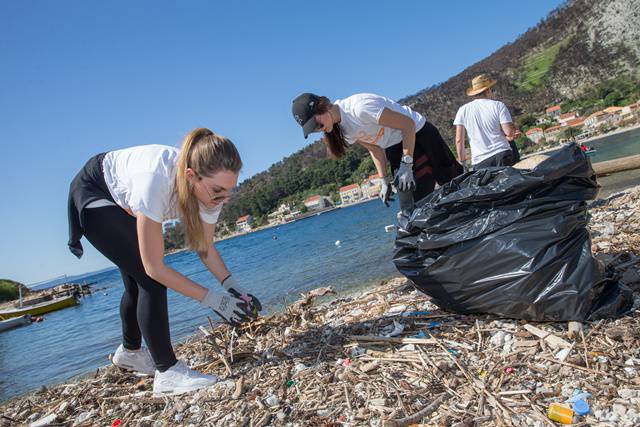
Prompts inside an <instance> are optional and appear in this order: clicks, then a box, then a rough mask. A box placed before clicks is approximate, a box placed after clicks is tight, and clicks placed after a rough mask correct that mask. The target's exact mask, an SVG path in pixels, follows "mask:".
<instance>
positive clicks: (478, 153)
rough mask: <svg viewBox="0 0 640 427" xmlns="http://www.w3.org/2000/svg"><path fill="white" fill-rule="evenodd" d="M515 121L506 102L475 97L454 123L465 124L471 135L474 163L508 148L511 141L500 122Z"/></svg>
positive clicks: (463, 108)
mask: <svg viewBox="0 0 640 427" xmlns="http://www.w3.org/2000/svg"><path fill="white" fill-rule="evenodd" d="M504 123H513V120H512V119H511V114H509V109H508V108H507V106H506V105H504V103H502V102H500V101H495V100H493V99H475V100H473V101H471V102H469V103H468V104H465V105H463V106H462V107H460V109H459V110H458V113H457V114H456V118H455V120H454V121H453V124H454V125H463V126H464V128H465V130H466V131H467V134H468V135H469V145H470V146H471V163H473V164H474V165H476V164H478V163H480V162H481V161H483V160H485V159H488V158H489V157H491V156H493V155H495V154H497V153H499V152H501V151H506V150H511V147H510V146H509V141H507V137H506V136H505V135H504V132H503V131H502V128H501V127H500V124H504Z"/></svg>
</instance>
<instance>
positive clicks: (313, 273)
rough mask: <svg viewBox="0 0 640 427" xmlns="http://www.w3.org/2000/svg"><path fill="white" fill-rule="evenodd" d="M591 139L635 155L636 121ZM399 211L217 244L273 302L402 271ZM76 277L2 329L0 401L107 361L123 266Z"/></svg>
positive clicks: (339, 213) (184, 310) (197, 271)
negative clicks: (76, 301) (62, 298)
mask: <svg viewBox="0 0 640 427" xmlns="http://www.w3.org/2000/svg"><path fill="white" fill-rule="evenodd" d="M588 145H590V146H593V147H594V148H596V149H597V153H596V154H595V156H593V157H592V161H594V162H599V161H604V160H610V159H613V158H617V157H624V156H628V155H633V154H638V153H640V129H636V130H634V131H630V132H627V133H624V134H619V135H613V136H610V137H607V138H604V139H602V140H600V141H594V142H590V143H588ZM601 184H603V187H604V188H603V191H602V192H601V196H602V195H603V194H607V193H610V192H612V191H618V190H620V189H622V188H624V187H627V186H629V185H638V184H640V173H639V172H638V171H632V172H628V173H621V174H616V175H612V176H609V177H606V178H603V179H602V180H601ZM396 210H397V205H396V206H393V207H392V208H389V209H386V208H384V207H383V206H382V205H381V203H380V202H379V201H377V200H374V201H371V202H368V203H364V204H361V205H356V206H352V207H348V208H344V209H337V210H334V211H331V212H327V213H324V214H322V215H318V216H313V217H310V218H307V219H304V220H301V221H298V222H295V223H292V224H287V225H283V226H280V227H278V228H271V229H267V230H263V231H260V232H257V233H251V234H248V235H244V236H241V237H237V238H235V239H230V240H226V241H222V242H220V243H218V244H217V245H216V246H217V248H218V250H219V251H220V253H221V254H222V256H223V258H224V260H225V262H226V263H227V265H228V267H229V268H230V270H231V271H232V272H233V273H234V275H235V276H236V277H237V278H238V279H239V281H240V283H242V284H244V285H245V287H246V288H247V289H251V291H252V292H253V293H254V294H255V295H256V296H258V297H259V298H260V300H261V301H262V302H263V303H265V306H266V308H267V310H276V309H278V308H279V307H281V305H282V303H283V301H284V300H287V301H293V300H295V299H297V298H298V296H299V294H300V292H305V291H308V290H310V289H313V288H316V287H319V286H333V288H334V289H336V290H337V291H345V290H348V289H350V288H354V287H358V286H363V285H364V286H366V285H368V284H373V283H375V282H377V281H379V280H382V279H385V278H388V277H390V276H392V275H395V274H397V273H396V270H395V267H394V266H393V264H392V262H391V256H392V254H393V239H394V237H395V233H385V231H384V226H385V225H388V224H393V223H394V222H395V212H396ZM274 237H276V238H277V239H274ZM338 240H340V244H339V245H336V241H338ZM61 244H64V242H61ZM167 259H168V263H169V264H170V265H171V266H173V267H174V268H176V269H177V270H178V271H180V272H181V273H183V274H185V275H187V276H189V277H190V278H191V279H193V280H195V281H196V282H198V283H201V284H202V285H205V286H209V287H212V288H216V287H218V286H219V285H218V283H217V281H216V280H215V279H213V278H212V276H211V275H210V274H209V273H208V272H207V271H206V270H205V269H204V267H203V265H202V264H201V263H200V261H199V259H198V258H197V256H196V255H195V254H193V253H191V252H182V253H178V254H174V255H170V256H169V257H167ZM74 279H75V280H76V281H80V282H82V281H87V282H95V288H98V289H100V290H99V291H98V292H96V293H95V294H94V295H92V296H90V297H87V298H84V299H83V300H82V302H81V304H80V305H79V306H77V307H73V308H68V309H65V310H61V311H58V312H54V313H50V314H48V315H46V316H45V317H46V320H45V321H44V322H42V323H36V324H32V325H30V326H27V327H23V328H18V329H13V330H10V331H6V332H3V333H0V402H1V401H4V400H6V399H8V398H10V397H12V396H16V395H19V394H23V393H25V392H28V391H31V390H35V389H37V388H39V387H40V386H41V385H43V384H56V383H61V382H64V381H67V380H68V379H70V378H72V377H74V376H77V375H81V374H85V373H87V372H90V371H92V370H95V369H96V368H98V367H100V366H104V365H105V364H107V363H108V360H107V355H108V354H109V353H111V352H113V351H114V350H115V349H116V347H117V346H118V344H119V343H120V316H119V314H118V307H119V302H120V296H121V294H122V284H121V280H120V274H119V272H118V270H116V269H111V270H106V271H102V272H99V273H90V274H87V275H85V276H81V277H79V278H74ZM220 289H222V288H220ZM169 312H170V319H171V333H172V339H173V342H174V343H176V342H179V341H181V340H183V339H185V338H186V337H187V336H189V335H191V334H193V333H195V332H196V329H197V326H198V325H202V324H206V323H207V319H206V316H208V315H212V312H211V311H209V310H206V309H204V308H202V307H200V306H199V305H198V304H197V303H195V302H194V301H192V300H190V299H188V298H185V297H182V296H181V295H178V294H177V293H175V292H172V291H169Z"/></svg>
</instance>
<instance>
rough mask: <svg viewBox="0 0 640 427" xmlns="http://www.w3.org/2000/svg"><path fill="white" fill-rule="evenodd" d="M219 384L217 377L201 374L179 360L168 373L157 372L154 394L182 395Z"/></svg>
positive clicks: (154, 380) (154, 381)
mask: <svg viewBox="0 0 640 427" xmlns="http://www.w3.org/2000/svg"><path fill="white" fill-rule="evenodd" d="M217 382H218V377H217V376H215V375H205V374H201V373H200V372H197V371H194V370H193V369H189V368H188V367H187V365H186V364H185V363H184V362H183V361H182V360H178V363H176V364H175V365H173V366H172V367H170V368H169V369H167V370H166V371H164V372H160V371H156V376H155V378H154V379H153V394H156V395H157V394H181V393H186V392H188V391H193V390H198V389H201V388H204V387H209V386H212V385H214V384H215V383H217Z"/></svg>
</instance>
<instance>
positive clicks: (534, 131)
mask: <svg viewBox="0 0 640 427" xmlns="http://www.w3.org/2000/svg"><path fill="white" fill-rule="evenodd" d="M526 133H527V138H529V139H530V140H532V141H533V142H535V143H536V144H537V143H538V142H540V140H541V139H542V138H544V131H543V130H542V128H531V129H529V130H528V131H527V132H526Z"/></svg>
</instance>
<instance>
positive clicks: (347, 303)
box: [0, 187, 640, 427]
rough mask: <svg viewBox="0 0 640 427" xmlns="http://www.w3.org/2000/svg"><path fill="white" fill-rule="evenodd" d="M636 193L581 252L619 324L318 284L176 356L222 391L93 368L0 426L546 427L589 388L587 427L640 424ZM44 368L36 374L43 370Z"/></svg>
mask: <svg viewBox="0 0 640 427" xmlns="http://www.w3.org/2000/svg"><path fill="white" fill-rule="evenodd" d="M639 207H640V187H636V188H633V189H630V190H628V191H626V192H624V193H619V194H615V195H612V196H611V197H609V198H608V199H606V200H600V201H596V202H594V203H593V204H592V206H591V209H590V213H591V224H590V228H591V231H592V236H593V246H592V249H593V251H594V253H595V254H596V256H597V257H599V258H600V259H602V260H603V261H604V262H605V263H607V265H608V266H609V267H610V268H612V269H614V270H616V271H617V272H618V274H619V275H620V277H621V280H622V281H623V282H624V283H626V284H627V285H629V286H630V287H631V288H632V289H633V290H634V292H635V294H634V296H635V299H636V304H635V306H634V310H633V311H632V313H630V314H629V315H628V316H625V317H622V318H620V319H615V320H602V321H598V322H593V323H586V324H584V325H581V327H580V325H578V326H579V327H578V328H577V329H576V328H575V325H574V327H569V325H568V324H566V323H544V324H533V323H527V322H524V321H515V320H505V319H498V318H496V317H493V316H483V315H479V316H475V315H474V316H469V315H458V314H452V313H447V312H444V311H442V310H440V309H438V308H437V307H436V306H435V305H434V304H432V303H431V302H430V300H429V298H428V297H426V296H425V295H423V294H421V293H419V292H416V291H415V290H413V288H412V287H411V286H407V285H406V281H405V280H404V279H392V280H390V281H387V282H384V283H382V284H380V285H379V286H377V287H375V288H372V289H370V290H367V291H366V292H362V293H359V294H357V295H351V296H347V297H344V296H343V297H333V298H332V299H329V298H326V297H321V298H320V299H318V297H319V296H321V295H323V294H325V293H331V291H330V289H327V288H322V289H319V290H316V291H312V292H310V293H309V294H307V295H304V296H303V298H302V299H300V300H299V301H297V302H296V303H294V304H292V305H290V306H288V307H287V308H286V309H285V310H283V311H282V312H280V313H276V314H273V315H271V316H268V317H263V318H260V319H258V320H257V321H255V322H252V323H251V324H248V325H246V326H244V327H243V329H242V330H237V331H234V330H232V329H231V328H229V327H228V326H226V325H213V324H212V323H210V325H208V326H207V327H202V328H201V330H200V332H199V334H198V335H197V336H194V337H192V338H191V339H190V340H189V341H188V342H186V343H184V344H181V345H178V346H177V354H178V357H180V358H182V359H184V360H186V361H187V363H188V364H189V365H190V366H192V367H195V368H197V369H199V370H201V371H203V372H206V373H215V374H216V375H218V376H219V377H220V379H221V380H220V382H219V383H218V384H217V385H215V386H214V387H211V388H209V389H206V390H201V391H198V392H195V393H191V394H185V395H181V396H172V397H168V396H167V397H154V396H153V394H152V392H151V388H152V378H149V377H140V376H136V375H133V374H131V373H127V372H124V371H120V370H118V369H117V368H115V367H114V366H108V367H105V368H101V369H99V370H98V371H97V372H95V374H93V375H91V376H90V377H86V378H84V379H82V380H78V381H74V382H70V383H68V384H61V385H57V386H55V387H51V388H44V387H43V388H42V389H41V390H40V391H38V392H35V393H32V394H29V395H26V396H23V397H20V398H17V399H13V400H11V401H8V402H5V403H3V404H2V405H0V426H13V425H24V424H30V423H33V424H34V425H70V426H94V425H119V424H126V425H146V426H164V425H193V426H199V425H224V426H236V425H237V426H268V425H273V426H360V425H368V426H401V425H411V424H415V423H425V424H427V425H430V426H431V425H433V426H457V427H462V426H495V425H513V426H549V425H554V423H553V422H551V421H550V420H549V419H548V418H547V416H546V410H547V408H548V406H549V405H550V404H551V403H554V402H557V403H562V402H564V401H566V400H568V399H570V398H571V397H572V396H573V395H574V394H576V393H590V394H591V397H589V398H587V402H588V403H589V405H590V409H591V412H590V413H589V414H588V415H586V416H583V417H580V419H579V421H582V422H584V423H587V424H597V423H598V422H601V423H606V424H605V425H621V426H633V425H638V424H640V376H639V370H640V350H639V349H640V314H639V312H638V310H637V309H638V306H639V305H640V298H639V297H638V291H639V290H640V275H639V273H638V268H639V267H640V258H638V254H639V251H640V247H639V245H640V211H639ZM43 369H44V368H43Z"/></svg>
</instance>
